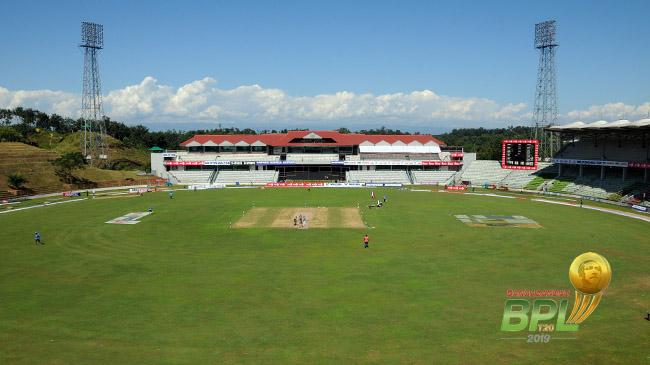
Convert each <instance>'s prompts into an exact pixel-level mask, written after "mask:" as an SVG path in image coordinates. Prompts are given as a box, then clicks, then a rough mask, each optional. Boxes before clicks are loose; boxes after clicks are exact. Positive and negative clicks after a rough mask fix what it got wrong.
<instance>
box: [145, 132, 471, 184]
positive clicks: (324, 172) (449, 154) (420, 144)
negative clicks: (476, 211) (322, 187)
mask: <svg viewBox="0 0 650 365" xmlns="http://www.w3.org/2000/svg"><path fill="white" fill-rule="evenodd" d="M181 145H182V146H183V147H185V148H186V149H185V150H183V151H165V152H163V153H152V154H151V167H152V172H153V173H154V174H156V175H158V176H161V177H166V173H167V172H170V171H171V172H173V171H194V170H217V171H223V170H250V171H257V170H275V171H278V173H279V174H278V176H279V179H278V180H279V181H286V180H291V181H295V180H307V181H308V180H319V181H322V180H331V181H343V180H344V179H345V172H346V171H350V170H406V171H408V170H448V171H457V170H460V169H461V167H462V165H463V158H464V152H463V150H462V148H460V147H448V146H447V145H446V144H445V143H444V142H442V141H440V140H439V139H437V138H435V137H433V136H431V135H366V134H354V133H351V134H343V133H339V132H337V131H290V132H287V133H273V134H258V135H195V136H194V137H192V138H190V139H188V140H187V141H184V142H183V143H182V144H181Z"/></svg>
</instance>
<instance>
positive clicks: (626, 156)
mask: <svg viewBox="0 0 650 365" xmlns="http://www.w3.org/2000/svg"><path fill="white" fill-rule="evenodd" d="M645 155H646V150H645V148H643V147H642V145H641V143H631V142H630V143H626V142H625V141H623V142H621V144H620V146H619V141H618V139H611V140H607V141H604V140H601V141H598V145H596V144H595V143H594V141H593V140H584V141H579V142H576V143H573V144H571V143H570V144H567V145H565V146H564V147H563V148H562V150H560V152H559V153H557V154H556V155H555V157H556V158H566V159H584V160H611V161H636V160H639V159H640V158H638V157H640V156H645Z"/></svg>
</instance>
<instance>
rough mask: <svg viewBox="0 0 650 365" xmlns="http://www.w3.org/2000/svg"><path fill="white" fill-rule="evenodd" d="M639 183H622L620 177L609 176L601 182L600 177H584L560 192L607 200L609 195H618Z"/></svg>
mask: <svg viewBox="0 0 650 365" xmlns="http://www.w3.org/2000/svg"><path fill="white" fill-rule="evenodd" d="M639 182H640V180H636V179H626V180H625V181H623V179H622V178H621V176H611V177H606V178H605V179H604V180H601V179H600V176H596V175H585V176H582V177H577V178H576V179H575V180H574V181H573V182H572V183H570V184H568V185H567V186H566V187H565V188H564V189H563V190H562V192H563V193H568V194H575V195H584V196H593V197H596V198H602V199H607V198H609V197H610V195H611V194H620V193H621V192H622V191H623V190H624V189H625V188H626V187H627V186H631V185H634V184H635V183H639Z"/></svg>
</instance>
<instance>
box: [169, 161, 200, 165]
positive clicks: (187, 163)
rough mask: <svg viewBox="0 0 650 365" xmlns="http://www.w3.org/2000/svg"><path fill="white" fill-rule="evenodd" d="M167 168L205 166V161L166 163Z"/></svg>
mask: <svg viewBox="0 0 650 365" xmlns="http://www.w3.org/2000/svg"><path fill="white" fill-rule="evenodd" d="M163 164H164V165H165V166H203V161H165V162H163Z"/></svg>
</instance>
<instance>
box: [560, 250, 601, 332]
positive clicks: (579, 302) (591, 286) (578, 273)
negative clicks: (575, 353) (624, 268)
mask: <svg viewBox="0 0 650 365" xmlns="http://www.w3.org/2000/svg"><path fill="white" fill-rule="evenodd" d="M569 279H570V280H571V284H573V287H574V288H575V301H574V302H573V309H572V310H571V314H570V315H569V318H568V319H567V321H566V323H567V324H580V323H582V322H583V321H584V320H585V319H587V317H589V315H591V313H593V311H594V310H595V309H596V307H598V304H599V303H600V300H601V299H602V297H603V292H604V291H606V290H607V287H608V286H609V282H610V281H611V279H612V268H611V266H609V262H608V261H607V259H605V258H604V257H603V256H601V255H599V254H597V253H595V252H586V253H583V254H582V255H580V256H578V257H576V258H575V259H574V260H573V262H572V263H571V267H570V268H569Z"/></svg>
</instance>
